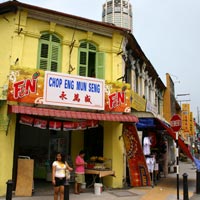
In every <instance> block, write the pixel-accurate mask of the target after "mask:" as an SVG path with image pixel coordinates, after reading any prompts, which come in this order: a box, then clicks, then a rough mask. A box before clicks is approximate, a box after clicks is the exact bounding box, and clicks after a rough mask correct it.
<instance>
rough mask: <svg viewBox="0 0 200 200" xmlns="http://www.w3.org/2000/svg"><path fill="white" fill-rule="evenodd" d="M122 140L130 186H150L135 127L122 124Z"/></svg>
mask: <svg viewBox="0 0 200 200" xmlns="http://www.w3.org/2000/svg"><path fill="white" fill-rule="evenodd" d="M122 135H123V139H124V144H125V148H126V155H127V161H128V167H129V175H130V183H131V186H150V185H151V178H150V174H149V172H148V168H147V164H146V159H145V156H144V154H143V150H142V146H141V144H140V140H139V137H138V133H137V129H136V127H135V125H132V124H128V123H124V125H123V133H122Z"/></svg>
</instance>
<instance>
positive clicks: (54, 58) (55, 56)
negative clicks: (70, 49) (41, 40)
mask: <svg viewBox="0 0 200 200" xmlns="http://www.w3.org/2000/svg"><path fill="white" fill-rule="evenodd" d="M59 57H60V48H59V46H58V45H57V44H52V45H51V56H50V63H51V65H50V67H51V71H53V72H57V71H59V69H58V66H59V60H60V59H59Z"/></svg>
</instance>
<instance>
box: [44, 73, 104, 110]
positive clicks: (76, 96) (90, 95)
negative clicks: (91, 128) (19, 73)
mask: <svg viewBox="0 0 200 200" xmlns="http://www.w3.org/2000/svg"><path fill="white" fill-rule="evenodd" d="M104 88H105V82H104V80H101V79H96V78H88V77H82V76H73V75H69V74H62V73H55V72H48V71H46V72H45V82H44V102H43V103H44V104H48V105H58V106H66V107H67V106H69V107H77V108H88V109H96V110H104Z"/></svg>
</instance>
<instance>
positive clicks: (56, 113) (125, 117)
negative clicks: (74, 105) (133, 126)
mask: <svg viewBox="0 0 200 200" xmlns="http://www.w3.org/2000/svg"><path fill="white" fill-rule="evenodd" d="M9 112H11V113H21V114H27V115H39V116H49V117H60V118H64V119H69V118H71V119H91V120H99V121H116V122H133V123H136V122H138V118H137V117H136V116H134V115H131V114H110V113H94V112H78V111H69V110H58V109H50V108H38V107H30V106H19V105H12V106H9Z"/></svg>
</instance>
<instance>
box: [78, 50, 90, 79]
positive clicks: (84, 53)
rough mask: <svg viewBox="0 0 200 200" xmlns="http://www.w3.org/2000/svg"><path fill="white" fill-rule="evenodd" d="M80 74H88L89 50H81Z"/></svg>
mask: <svg viewBox="0 0 200 200" xmlns="http://www.w3.org/2000/svg"><path fill="white" fill-rule="evenodd" d="M79 56H80V58H79V75H80V76H87V65H88V64H87V62H88V61H87V57H88V54H87V51H84V50H82V49H81V50H80V53H79Z"/></svg>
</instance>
